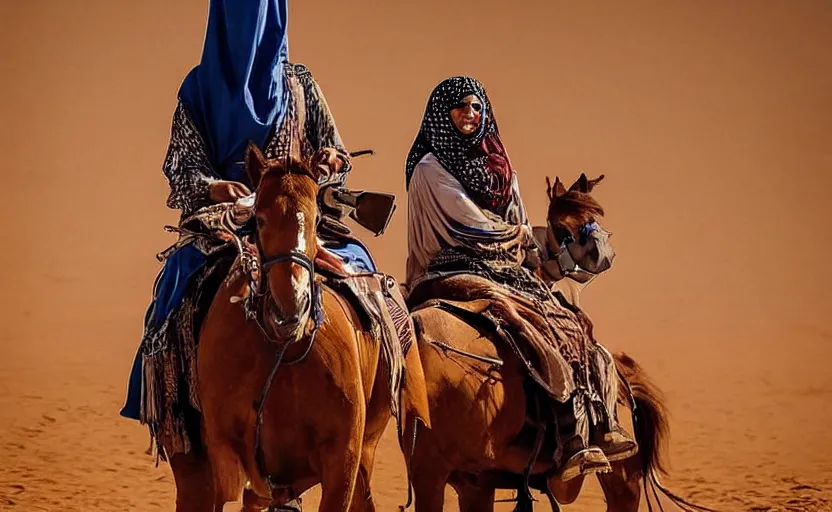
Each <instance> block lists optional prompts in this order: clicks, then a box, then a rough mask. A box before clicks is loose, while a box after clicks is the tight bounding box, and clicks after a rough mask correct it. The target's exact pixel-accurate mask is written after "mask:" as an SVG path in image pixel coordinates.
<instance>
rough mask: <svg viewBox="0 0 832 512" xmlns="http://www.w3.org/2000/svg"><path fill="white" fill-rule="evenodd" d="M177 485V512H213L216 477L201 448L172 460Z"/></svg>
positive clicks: (195, 448)
mask: <svg viewBox="0 0 832 512" xmlns="http://www.w3.org/2000/svg"><path fill="white" fill-rule="evenodd" d="M170 468H171V471H173V480H174V482H175V483H176V512H211V511H212V510H213V509H214V477H213V475H212V473H211V464H210V462H209V461H208V457H207V456H206V454H205V451H204V449H203V448H202V447H201V446H194V447H193V449H192V450H191V451H190V452H189V453H177V454H176V455H174V456H173V457H171V459H170Z"/></svg>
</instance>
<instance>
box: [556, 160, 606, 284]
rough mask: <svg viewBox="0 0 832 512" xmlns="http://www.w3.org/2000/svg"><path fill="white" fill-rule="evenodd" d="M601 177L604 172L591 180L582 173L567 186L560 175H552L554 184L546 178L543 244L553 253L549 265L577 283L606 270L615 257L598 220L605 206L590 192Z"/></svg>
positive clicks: (602, 214) (602, 177)
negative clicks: (545, 225) (544, 238)
mask: <svg viewBox="0 0 832 512" xmlns="http://www.w3.org/2000/svg"><path fill="white" fill-rule="evenodd" d="M603 179H604V175H603V174H602V175H601V176H599V177H598V178H597V179H594V180H591V179H589V178H587V177H586V175H585V174H583V173H582V174H581V176H580V177H579V178H578V180H577V181H576V182H575V183H573V184H572V186H571V187H569V189H567V188H566V187H565V186H564V185H563V183H562V182H561V181H560V178H558V177H555V183H554V184H552V183H551V182H550V181H549V178H548V177H547V178H546V193H547V195H548V197H549V211H548V215H547V229H546V247H547V250H548V252H549V253H550V255H551V256H552V257H551V258H550V262H551V263H549V264H550V265H552V264H555V265H558V267H559V268H558V269H556V271H557V272H558V273H559V274H560V275H562V276H566V277H571V278H573V279H575V280H576V281H579V282H586V281H588V280H590V279H592V278H593V277H594V276H596V275H598V274H601V273H602V272H605V271H607V270H609V268H610V267H611V266H612V262H613V260H614V259H615V249H614V248H613V246H612V243H611V242H610V237H611V236H612V233H610V232H608V231H605V230H604V228H602V227H601V224H600V222H599V219H600V218H601V217H603V216H604V209H603V208H602V207H601V205H600V204H599V203H598V201H596V200H595V198H593V197H592V195H591V193H592V190H593V189H594V188H595V187H596V186H597V185H598V183H600V182H601V180H603ZM550 273H551V272H550Z"/></svg>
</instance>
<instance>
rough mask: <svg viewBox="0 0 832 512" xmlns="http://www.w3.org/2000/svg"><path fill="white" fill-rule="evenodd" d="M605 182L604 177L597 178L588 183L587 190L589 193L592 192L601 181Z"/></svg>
mask: <svg viewBox="0 0 832 512" xmlns="http://www.w3.org/2000/svg"><path fill="white" fill-rule="evenodd" d="M603 180H604V175H603V174H602V175H600V176H598V177H597V178H595V179H594V180H589V181H587V190H586V191H587V193H590V192H592V189H594V188H595V186H596V185H598V184H599V183H601V181H603Z"/></svg>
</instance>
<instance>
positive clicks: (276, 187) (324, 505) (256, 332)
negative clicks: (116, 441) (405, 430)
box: [171, 145, 428, 512]
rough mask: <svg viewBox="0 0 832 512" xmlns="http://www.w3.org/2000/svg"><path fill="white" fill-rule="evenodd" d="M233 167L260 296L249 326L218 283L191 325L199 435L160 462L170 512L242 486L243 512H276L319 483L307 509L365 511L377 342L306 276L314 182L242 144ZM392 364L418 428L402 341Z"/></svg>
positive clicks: (419, 400) (211, 504)
mask: <svg viewBox="0 0 832 512" xmlns="http://www.w3.org/2000/svg"><path fill="white" fill-rule="evenodd" d="M246 168H247V171H248V172H249V175H250V177H251V181H252V183H253V184H254V186H255V188H256V202H255V205H254V215H255V217H256V222H257V244H256V245H257V248H256V251H255V252H256V253H257V254H258V255H259V259H260V265H259V268H260V269H262V272H261V273H260V276H259V279H260V282H261V283H265V285H264V286H262V289H261V291H260V293H261V294H262V296H261V295H258V294H254V295H253V296H255V297H258V298H257V299H256V303H257V304H259V310H258V311H257V314H256V315H253V318H252V317H247V316H246V311H245V310H244V308H243V307H242V305H241V303H240V302H239V301H232V298H234V297H240V296H244V295H246V293H245V288H246V286H247V281H246V280H245V279H244V278H242V277H237V278H234V277H231V278H229V280H228V281H227V282H226V286H223V287H221V289H220V291H219V293H218V294H217V296H216V298H215V299H214V300H213V303H212V305H211V308H210V310H209V312H208V314H207V317H206V319H205V322H204V325H203V328H202V330H201V334H200V342H199V349H198V376H199V398H200V403H201V407H202V415H201V418H198V419H197V420H198V421H199V423H200V424H201V429H200V435H199V436H194V437H195V438H196V439H198V441H199V442H197V443H194V444H195V446H194V448H193V449H192V450H191V451H190V452H189V453H187V454H178V455H175V456H174V457H173V458H172V459H171V466H172V469H173V473H174V477H175V480H176V486H177V508H176V509H177V511H180V512H185V511H193V512H201V511H205V512H208V511H220V510H222V507H223V504H225V503H227V502H229V501H235V500H237V499H239V496H240V493H241V492H242V491H244V488H245V492H244V493H243V502H244V509H243V510H261V509H263V508H265V507H267V506H272V507H274V508H273V509H274V510H280V508H279V507H280V506H281V505H283V504H285V503H286V502H289V501H290V500H293V499H295V498H296V497H297V496H300V495H301V494H302V493H303V492H305V491H306V490H307V489H309V488H310V487H312V486H314V485H317V484H321V490H322V498H321V504H320V508H319V510H321V511H329V512H336V511H346V510H353V511H361V510H370V511H371V510H375V507H374V504H373V500H372V497H371V494H370V487H369V486H370V477H371V473H372V469H373V459H374V455H375V451H376V446H377V445H378V442H379V440H380V438H381V435H382V433H383V432H384V429H385V427H386V426H387V424H388V422H389V420H390V418H391V400H393V399H394V397H391V391H390V383H389V375H390V373H391V371H390V369H389V368H388V366H389V365H387V364H385V362H384V357H383V356H382V349H381V343H380V342H379V341H377V340H376V339H374V338H373V337H372V336H371V334H370V333H369V332H366V331H365V330H364V329H363V328H362V327H361V326H362V324H361V322H360V319H359V316H358V314H357V311H356V310H355V309H354V308H353V307H352V306H351V304H350V303H349V302H347V301H346V300H344V298H343V297H342V296H341V295H339V294H337V293H335V292H334V291H333V290H332V289H331V288H330V287H329V286H327V285H326V284H325V283H323V282H321V279H320V276H317V275H316V273H315V271H314V269H315V266H316V265H315V264H313V262H315V261H316V256H317V253H316V252H317V251H318V243H317V238H316V221H317V217H318V210H317V209H318V205H317V202H316V197H317V193H318V187H317V181H316V176H315V175H314V172H313V171H312V170H311V169H310V167H309V166H307V165H306V164H305V163H303V162H300V161H297V160H295V159H291V160H289V161H288V162H284V161H274V160H266V159H265V158H264V157H263V155H262V153H261V152H260V151H259V150H258V149H257V148H256V147H255V146H253V145H252V146H250V147H249V150H248V153H247V156H246ZM260 298H262V301H260ZM404 365H405V367H406V372H405V377H404V382H403V384H402V396H401V410H402V417H403V418H404V417H411V418H413V417H415V416H420V417H422V418H423V419H427V418H428V416H427V414H428V413H427V404H426V394H425V391H424V381H423V374H422V370H421V362H420V359H419V355H418V347H417V346H416V344H415V343H414V344H413V346H412V347H411V349H410V350H409V351H408V353H407V356H406V359H405V361H404ZM258 411H259V412H258ZM403 418H402V419H403Z"/></svg>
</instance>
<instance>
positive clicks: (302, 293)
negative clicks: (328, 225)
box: [292, 212, 312, 313]
mask: <svg viewBox="0 0 832 512" xmlns="http://www.w3.org/2000/svg"><path fill="white" fill-rule="evenodd" d="M296 218H297V221H298V238H297V244H296V245H295V251H297V252H299V253H300V254H306V215H304V213H303V212H297V214H296ZM292 270H293V271H292V289H293V290H294V292H295V305H296V306H297V307H298V309H299V312H300V313H303V309H304V306H305V304H304V303H305V302H306V301H308V300H309V299H310V297H309V280H310V279H311V278H312V276H311V275H309V271H307V270H306V269H305V268H303V267H301V266H300V265H294V268H293V269H292Z"/></svg>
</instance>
